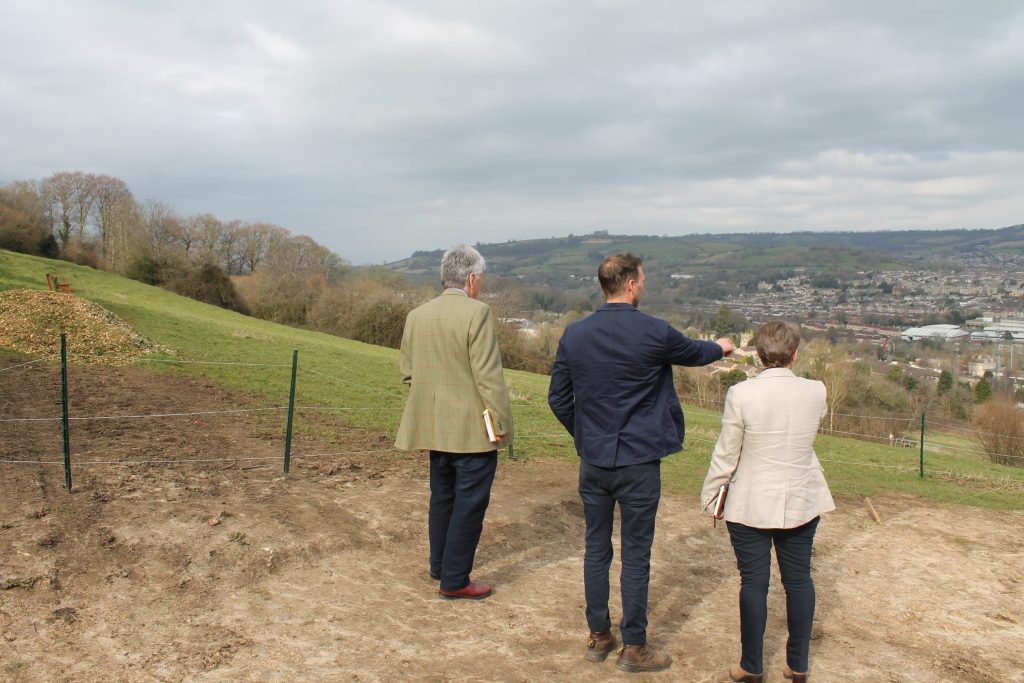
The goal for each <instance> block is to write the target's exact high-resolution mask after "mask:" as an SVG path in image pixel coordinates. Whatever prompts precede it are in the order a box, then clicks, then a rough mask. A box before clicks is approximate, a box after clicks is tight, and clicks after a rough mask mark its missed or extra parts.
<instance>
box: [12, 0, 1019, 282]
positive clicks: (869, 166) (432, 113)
mask: <svg viewBox="0 0 1024 683" xmlns="http://www.w3.org/2000/svg"><path fill="white" fill-rule="evenodd" d="M5 20H6V21H5V23H4V25H3V26H0V58H2V59H3V61H4V63H5V65H7V69H6V70H5V75H4V77H3V78H0V97H2V98H3V100H4V101H5V102H8V103H17V104H16V106H7V107H5V108H4V109H3V110H2V111H0V126H3V130H4V131H5V135H4V136H3V137H2V138H0V181H2V180H11V179H16V178H25V177H40V176H43V175H47V174H49V173H52V172H54V171H57V170H65V169H69V168H76V169H82V170H95V171H97V172H105V173H111V174H114V175H119V176H120V177H122V178H123V179H124V180H125V181H126V182H128V183H129V185H130V186H132V188H133V189H134V190H135V191H136V193H137V194H139V195H141V196H153V197H158V198H160V199H163V200H165V201H167V202H169V203H171V204H173V205H175V206H177V207H178V208H179V210H182V211H184V212H198V211H209V212H213V213H215V214H217V215H220V216H222V217H224V218H235V217H237V218H243V219H247V220H268V221H273V222H277V223H280V224H281V225H284V226H286V227H288V228H289V229H291V230H293V231H295V232H304V233H308V234H310V235H312V236H313V237H314V238H316V239H318V240H319V241H321V242H323V243H325V244H327V245H328V246H330V247H332V248H334V249H335V250H337V251H338V252H339V253H340V254H342V255H343V256H345V257H347V258H350V259H352V260H354V261H356V262H359V261H363V260H369V261H379V260H381V259H387V258H400V257H402V256H404V255H406V254H407V253H408V251H410V250H411V249H413V248H436V247H439V246H444V245H446V244H448V243H450V242H455V241H467V240H468V241H476V240H477V239H480V240H484V241H490V240H498V241H501V240H505V239H508V238H519V237H536V236H548V235H553V234H563V233H567V232H577V233H580V232H587V231H589V230H591V229H595V228H608V229H616V230H622V231H625V232H658V233H661V232H676V231H682V230H699V231H723V230H733V229H760V230H772V229H777V230H786V229H792V228H800V229H813V228H815V227H841V228H868V227H878V226H882V225H888V226H891V227H955V226H952V225H951V224H950V222H951V221H964V222H965V224H966V225H970V226H972V227H985V226H987V227H998V226H1000V225H1003V224H1008V223H1013V222H1019V221H1020V220H1021V218H1020V213H1021V209H1024V206H1022V205H1024V200H1017V201H1016V202H1015V201H1014V200H1013V199H1012V197H1013V196H1014V195H1015V194H1016V195H1017V196H1022V195H1024V193H1021V192H1019V189H1020V187H1021V184H1022V183H1024V171H1022V170H1021V169H1020V167H1019V166H1018V165H1015V163H1016V161H1017V160H1019V158H1020V157H1019V155H1020V153H1021V152H1022V148H1021V145H1022V143H1024V138H1022V137H1021V136H1020V135H1019V133H1018V131H1017V129H1018V127H1019V125H1018V123H1017V118H1018V117H1019V111H1020V109H1021V105H1022V104H1024V101H1022V100H1024V94H1022V93H1024V87H1022V86H1024V83H1022V82H1021V81H1022V74H1024V47H1022V45H1024V40H1022V39H1024V9H1022V8H1021V7H1020V5H1019V3H1017V2H1000V1H996V2H986V3H976V4H972V5H968V4H964V3H960V2H952V1H948V2H923V1H918V2H901V3H895V4H894V3H891V2H880V1H871V2H859V3H844V4H837V3H820V2H812V1H810V0H801V1H796V0H793V1H789V2H781V3H764V2H758V1H754V0H750V1H732V2H717V3H678V2H668V1H660V0H659V1H653V0H652V1H646V2H639V3H638V2H604V3H592V2H560V3H550V2H516V3H480V2H469V1H468V0H466V1H457V0H430V1H426V0H417V1H416V2H413V1H412V0H409V1H405V2H373V1H371V0H342V1H340V2H329V1H326V0H324V1H323V2H303V3H298V4H296V5H294V6H288V7H286V6H285V5H282V4H280V3H274V2H258V3H253V2H242V1H241V0H238V1H235V2H224V1H214V2H202V3H199V2H182V3H174V4H173V5H167V6H161V5H159V4H156V3H134V2H105V3H76V2H70V1H68V2H56V1H47V0H42V1H38V2H15V3H8V7H7V8H6V10H5ZM1015 155H1016V156H1015ZM993 168H998V169H999V170H1000V173H1001V180H1000V181H999V182H995V181H993V180H991V178H990V176H991V174H992V169H993ZM927 182H931V183H938V184H934V185H921V183H927ZM921 187H935V188H939V194H938V195H936V194H935V193H934V192H932V190H928V191H927V192H923V193H922V192H918V189H919V188H921ZM941 188H946V191H945V193H943V192H942V191H941ZM961 190H962V191H961ZM1015 190H1017V192H1015ZM930 192H931V194H929V193H930ZM893 217H899V219H898V220H893ZM901 221H902V222H901Z"/></svg>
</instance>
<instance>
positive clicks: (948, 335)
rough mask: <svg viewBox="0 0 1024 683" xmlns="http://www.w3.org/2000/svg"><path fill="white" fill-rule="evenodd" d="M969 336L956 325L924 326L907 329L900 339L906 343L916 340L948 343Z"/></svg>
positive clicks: (968, 333)
mask: <svg viewBox="0 0 1024 683" xmlns="http://www.w3.org/2000/svg"><path fill="white" fill-rule="evenodd" d="M969 335H970V332H968V331H967V330H964V329H961V328H960V327H959V326H957V325H925V326H924V327H908V328H907V329H905V330H903V331H902V332H901V333H900V338H901V339H904V340H906V341H917V340H918V339H934V340H936V341H948V340H950V339H962V338H963V337H967V336H969Z"/></svg>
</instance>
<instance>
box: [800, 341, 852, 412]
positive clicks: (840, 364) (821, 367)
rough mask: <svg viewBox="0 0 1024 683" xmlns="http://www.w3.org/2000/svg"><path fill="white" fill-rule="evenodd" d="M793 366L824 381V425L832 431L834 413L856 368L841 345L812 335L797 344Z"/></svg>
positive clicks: (849, 387)
mask: <svg viewBox="0 0 1024 683" xmlns="http://www.w3.org/2000/svg"><path fill="white" fill-rule="evenodd" d="M796 369H797V371H798V372H799V373H801V374H807V375H809V376H810V377H813V378H814V379H816V380H818V381H820V382H822V383H823V384H824V385H825V392H826V395H825V402H826V404H827V407H828V428H829V431H835V424H836V413H837V411H838V410H839V408H840V407H842V405H843V404H844V403H845V402H846V399H847V398H848V397H849V395H850V389H851V387H852V386H853V382H854V379H855V378H856V374H857V373H856V368H854V366H853V364H852V363H851V362H849V359H848V358H847V357H846V354H845V353H844V352H843V351H842V349H841V348H839V347H837V346H832V345H831V344H829V343H828V340H826V339H821V338H819V339H813V340H811V341H810V342H808V343H806V344H804V345H803V346H801V347H800V352H799V355H798V356H797V365H796Z"/></svg>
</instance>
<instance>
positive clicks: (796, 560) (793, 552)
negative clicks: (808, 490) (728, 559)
mask: <svg viewBox="0 0 1024 683" xmlns="http://www.w3.org/2000/svg"><path fill="white" fill-rule="evenodd" d="M818 521H819V518H818V517H815V518H814V519H812V520H811V521H809V522H807V523H806V524H804V525H803V526H798V527H796V528H795V529H755V528H753V527H749V526H745V525H743V524H738V523H736V522H727V523H726V524H727V526H728V527H729V538H730V539H732V548H733V550H734V551H735V552H736V565H737V566H738V567H739V570H740V640H741V641H742V644H743V656H742V658H741V659H740V666H741V667H743V669H744V670H746V671H748V672H750V673H753V674H759V673H763V672H764V627H765V623H766V622H767V620H768V580H769V578H770V577H771V571H772V544H773V543H774V545H775V557H776V559H778V561H779V571H780V572H781V573H782V585H783V587H784V588H785V589H786V621H787V624H788V625H789V641H788V642H787V643H786V663H787V664H788V665H789V668H791V669H792V670H793V671H799V672H804V671H807V650H808V648H809V647H810V644H811V622H812V621H813V620H814V582H813V581H812V580H811V546H812V545H813V544H814V531H815V530H816V529H817V528H818Z"/></svg>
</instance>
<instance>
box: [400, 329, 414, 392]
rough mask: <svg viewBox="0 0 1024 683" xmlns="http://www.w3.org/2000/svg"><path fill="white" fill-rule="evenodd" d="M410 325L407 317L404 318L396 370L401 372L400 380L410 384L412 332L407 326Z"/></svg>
mask: <svg viewBox="0 0 1024 683" xmlns="http://www.w3.org/2000/svg"><path fill="white" fill-rule="evenodd" d="M411 326H412V325H411V324H410V322H409V319H408V318H406V319H405V328H404V329H403V330H402V346H401V347H400V349H399V351H398V371H399V372H400V373H402V381H403V382H405V383H406V384H412V334H411V333H410V332H409V328H410V327H411Z"/></svg>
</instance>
